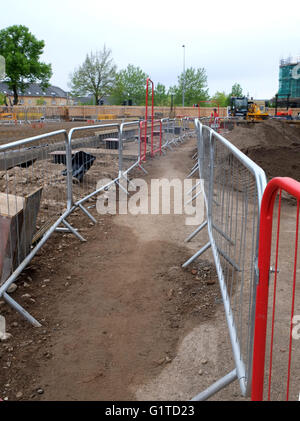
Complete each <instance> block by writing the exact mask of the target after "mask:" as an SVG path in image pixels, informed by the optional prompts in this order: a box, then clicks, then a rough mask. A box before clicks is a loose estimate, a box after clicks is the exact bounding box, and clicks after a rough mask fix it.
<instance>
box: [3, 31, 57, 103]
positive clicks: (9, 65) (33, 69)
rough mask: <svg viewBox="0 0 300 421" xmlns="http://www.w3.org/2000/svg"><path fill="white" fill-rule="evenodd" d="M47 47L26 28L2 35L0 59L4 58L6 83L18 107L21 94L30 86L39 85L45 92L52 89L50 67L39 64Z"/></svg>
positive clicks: (4, 32)
mask: <svg viewBox="0 0 300 421" xmlns="http://www.w3.org/2000/svg"><path fill="white" fill-rule="evenodd" d="M44 47H45V43H44V41H39V40H37V39H36V37H35V36H34V35H33V34H32V33H30V32H29V29H28V28H27V27H26V26H23V25H13V26H10V27H8V28H5V29H2V30H1V31H0V55H2V56H3V57H4V58H5V62H6V68H5V73H6V77H5V79H4V81H5V82H6V83H7V84H8V87H9V89H11V90H12V91H13V93H14V105H17V104H18V101H19V96H18V91H21V92H24V91H25V89H26V88H27V86H28V85H29V84H30V83H33V82H37V83H39V84H40V85H41V88H42V89H45V88H47V87H48V86H49V80H50V78H51V76H52V70H51V65H50V64H46V63H43V62H41V61H39V59H40V56H41V55H42V54H43V50H44Z"/></svg>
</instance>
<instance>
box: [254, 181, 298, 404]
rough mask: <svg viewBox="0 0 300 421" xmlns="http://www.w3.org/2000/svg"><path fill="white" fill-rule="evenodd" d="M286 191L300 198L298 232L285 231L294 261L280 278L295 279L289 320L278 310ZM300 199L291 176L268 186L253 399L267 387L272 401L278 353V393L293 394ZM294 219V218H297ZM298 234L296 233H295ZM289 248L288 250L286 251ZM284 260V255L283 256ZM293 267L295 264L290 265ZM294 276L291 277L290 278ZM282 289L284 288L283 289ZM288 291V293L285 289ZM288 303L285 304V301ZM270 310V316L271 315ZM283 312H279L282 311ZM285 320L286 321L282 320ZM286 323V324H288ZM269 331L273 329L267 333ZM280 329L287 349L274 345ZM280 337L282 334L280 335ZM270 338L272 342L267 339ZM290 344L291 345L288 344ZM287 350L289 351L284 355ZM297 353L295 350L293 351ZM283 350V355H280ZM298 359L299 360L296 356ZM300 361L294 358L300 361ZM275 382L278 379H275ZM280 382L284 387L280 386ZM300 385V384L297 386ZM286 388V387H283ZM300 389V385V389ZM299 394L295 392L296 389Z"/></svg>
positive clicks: (264, 203)
mask: <svg viewBox="0 0 300 421" xmlns="http://www.w3.org/2000/svg"><path fill="white" fill-rule="evenodd" d="M282 191H285V192H286V193H288V194H289V195H291V196H293V197H294V198H295V199H296V200H297V208H295V209H296V217H295V231H294V230H293V229H292V230H291V231H288V230H284V231H283V235H287V234H286V233H288V232H290V233H292V234H289V235H292V238H293V240H290V241H291V249H292V250H291V253H292V251H293V254H289V256H291V258H292V261H291V262H289V259H288V261H284V263H285V264H286V266H287V269H286V274H284V273H283V274H282V275H281V278H280V280H282V279H284V280H285V281H286V280H288V281H289V280H290V281H291V287H292V292H291V294H289V296H290V297H289V301H290V303H289V306H290V315H289V318H288V319H287V320H286V314H282V313H281V312H279V311H278V310H277V313H276V304H277V307H278V305H281V306H282V305H283V304H282V302H280V301H279V292H278V288H280V287H279V286H278V285H280V282H279V277H280V274H281V268H280V265H279V263H278V262H279V253H280V250H281V248H280V239H281V238H280V223H281V225H282V224H283V222H286V220H287V219H284V220H283V217H282V218H281V213H282V206H283V205H282ZM277 197H278V208H277V233H276V236H275V237H274V236H273V244H274V246H275V247H274V248H273V251H272V249H271V246H272V232H273V230H272V225H273V213H274V205H275V201H276V199H277ZM299 200H300V183H299V182H298V181H295V180H293V179H291V178H287V177H284V178H281V177H276V178H273V179H272V180H271V181H270V182H269V183H268V185H267V187H266V189H265V192H264V195H263V199H262V203H261V216H260V235H259V252H258V268H259V283H258V285H257V289H256V313H255V329H254V347H253V378H252V396H251V398H252V400H254V401H257V400H259V401H260V400H263V398H264V396H263V395H264V389H267V395H268V396H267V399H268V400H271V391H272V392H273V393H275V391H274V389H272V380H273V378H272V374H273V371H274V367H275V365H274V361H273V360H274V358H275V356H276V358H277V360H279V361H280V360H282V364H281V365H280V370H279V372H278V370H277V373H276V374H277V378H279V381H278V383H277V386H276V387H277V390H276V396H278V395H279V392H280V394H281V393H283V391H284V394H285V398H286V400H289V394H290V382H291V374H293V372H294V370H292V371H291V364H292V351H293V347H292V343H293V335H292V331H293V318H294V311H295V292H296V275H297V255H298V233H299ZM293 219H294V218H293ZM294 233H295V236H294ZM286 252H287V250H285V253H286ZM271 253H272V258H273V257H274V256H275V268H274V280H273V282H274V285H273V288H272V289H271V288H269V284H270V282H271V281H270V279H269V278H270V260H271ZM281 259H282V260H283V258H282V257H281ZM290 266H292V267H290ZM290 278H291V279H290ZM280 291H282V289H281V290H280ZM285 293H287V292H285ZM271 294H273V299H272V301H271V300H270V308H269V305H268V304H269V303H268V301H269V295H271ZM281 294H282V293H281ZM284 305H285V304H284ZM268 313H269V317H268ZM275 313H276V317H277V318H279V319H280V321H281V323H284V329H282V328H281V330H280V329H279V328H278V325H276V327H277V329H275ZM278 313H279V314H278ZM268 318H269V319H271V320H270V324H269V326H268V325H267V322H268ZM282 320H284V322H282ZM276 323H277V321H276ZM285 326H286V327H285ZM267 331H270V333H269V334H267ZM278 331H280V332H281V333H280V334H281V336H283V335H284V333H285V332H286V336H287V337H286V341H284V343H285V347H286V350H285V349H279V348H278V346H277V342H276V347H275V346H274V340H275V336H276V335H275V333H276V334H277V333H278ZM276 338H278V335H277V336H276ZM267 340H268V342H267ZM266 343H267V346H268V351H269V352H268V353H266ZM278 343H281V342H280V341H279V342H278ZM287 344H288V347H287ZM285 351H288V353H286V354H284V352H285ZM293 352H294V353H295V350H294V351H293ZM280 353H281V354H280ZM284 355H286V357H285V359H286V361H283V356H284ZM266 358H268V364H266ZM295 360H296V359H295ZM297 361H298V360H296V361H293V363H295V364H298V363H297ZM266 371H267V372H268V375H266ZM273 382H274V380H273ZM278 385H280V386H278ZM297 387H298V386H297ZM283 388H284V389H283ZM299 392H300V384H299V391H298V393H299ZM293 393H294V394H295V391H294V390H293Z"/></svg>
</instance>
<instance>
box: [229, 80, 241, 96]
mask: <svg viewBox="0 0 300 421" xmlns="http://www.w3.org/2000/svg"><path fill="white" fill-rule="evenodd" d="M229 96H243V89H242V87H241V85H240V84H239V83H235V84H234V85H232V88H231V93H230V95H229Z"/></svg>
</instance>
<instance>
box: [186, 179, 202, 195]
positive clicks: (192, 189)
mask: <svg viewBox="0 0 300 421" xmlns="http://www.w3.org/2000/svg"><path fill="white" fill-rule="evenodd" d="M201 183H202V180H200V181H198V183H197V184H195V185H194V187H192V188H191V189H190V190H189V191H188V192H187V194H191V193H192V191H194V190H195V189H196V188H197V187H198V186H199V185H200V184H201Z"/></svg>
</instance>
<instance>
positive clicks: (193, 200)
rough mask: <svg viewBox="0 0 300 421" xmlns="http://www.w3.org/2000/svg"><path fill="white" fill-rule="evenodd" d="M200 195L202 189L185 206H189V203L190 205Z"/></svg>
mask: <svg viewBox="0 0 300 421" xmlns="http://www.w3.org/2000/svg"><path fill="white" fill-rule="evenodd" d="M201 193H202V189H201V190H200V191H198V193H196V194H195V195H194V196H193V197H192V198H191V199H190V200H189V201H188V202H186V205H189V204H190V203H192V202H193V201H194V200H195V199H196V198H197V197H198V196H199V194H201Z"/></svg>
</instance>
